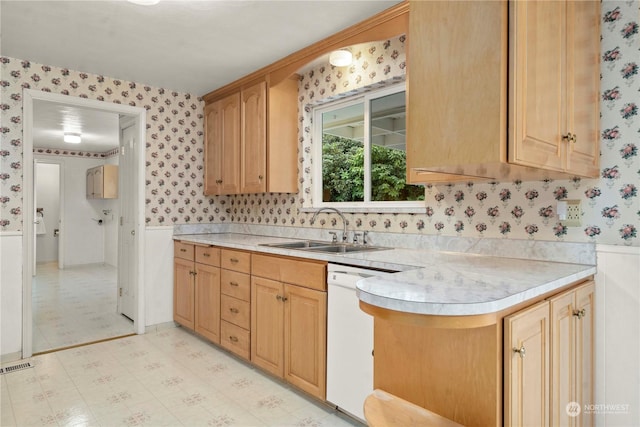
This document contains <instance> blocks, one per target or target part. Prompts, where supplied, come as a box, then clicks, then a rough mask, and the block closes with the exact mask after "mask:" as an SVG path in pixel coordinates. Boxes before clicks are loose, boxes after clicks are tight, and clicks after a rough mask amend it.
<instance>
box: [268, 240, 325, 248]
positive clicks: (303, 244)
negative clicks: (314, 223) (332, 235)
mask: <svg viewBox="0 0 640 427" xmlns="http://www.w3.org/2000/svg"><path fill="white" fill-rule="evenodd" d="M327 245H331V242H320V241H315V240H302V241H299V242H287V243H263V244H261V245H260V246H271V247H272V248H283V249H306V248H314V247H318V246H327Z"/></svg>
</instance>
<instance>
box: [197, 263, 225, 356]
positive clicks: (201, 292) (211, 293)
mask: <svg viewBox="0 0 640 427" xmlns="http://www.w3.org/2000/svg"><path fill="white" fill-rule="evenodd" d="M195 267H196V268H195V272H196V289H195V294H196V295H195V330H196V332H198V333H199V334H201V335H203V336H205V337H206V338H207V339H209V340H210V341H212V342H215V343H219V342H220V268H219V267H212V266H210V265H206V264H196V265H195Z"/></svg>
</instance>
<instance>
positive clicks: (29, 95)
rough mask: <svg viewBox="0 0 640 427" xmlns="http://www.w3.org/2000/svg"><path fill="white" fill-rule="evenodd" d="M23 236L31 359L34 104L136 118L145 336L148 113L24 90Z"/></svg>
mask: <svg viewBox="0 0 640 427" xmlns="http://www.w3.org/2000/svg"><path fill="white" fill-rule="evenodd" d="M22 99H23V116H22V120H23V142H22V145H23V159H22V160H23V161H22V164H23V167H24V174H23V183H22V188H23V189H25V191H24V192H23V202H22V203H23V209H22V212H23V234H22V260H23V262H22V357H23V358H25V357H31V355H32V354H33V341H32V340H33V320H32V314H33V311H32V306H31V305H32V302H31V282H32V277H33V271H32V270H33V257H34V256H35V253H34V247H33V233H34V227H33V226H34V224H33V221H34V217H33V214H34V206H33V102H34V101H35V100H42V101H49V102H57V103H61V104H67V105H72V106H75V107H80V108H89V109H93V110H101V111H107V112H111V113H117V114H127V115H131V116H135V117H136V119H135V120H136V121H137V122H138V131H139V135H138V138H139V141H140V144H138V153H137V154H138V162H139V168H138V177H137V180H136V182H135V185H136V188H137V195H138V197H137V200H136V202H137V204H136V205H137V221H136V224H135V236H136V238H137V239H138V242H137V247H138V251H137V254H136V255H137V257H136V258H137V259H136V260H135V262H136V264H137V265H138V280H137V282H138V283H137V294H136V298H137V301H136V318H135V319H133V320H134V323H133V325H134V329H135V331H136V333H138V334H143V333H144V331H145V322H144V318H145V316H144V308H145V307H144V225H145V219H144V218H145V187H144V186H145V146H146V144H145V141H146V128H147V126H146V116H147V111H146V110H145V109H144V108H141V107H132V106H130V105H123V104H115V103H111V102H104V101H97V100H94V99H85V98H79V97H75V96H69V95H60V94H56V93H50V92H42V91H38V90H34V89H24V90H23V95H22Z"/></svg>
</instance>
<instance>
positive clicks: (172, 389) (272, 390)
mask: <svg viewBox="0 0 640 427" xmlns="http://www.w3.org/2000/svg"><path fill="white" fill-rule="evenodd" d="M24 362H30V363H31V364H32V365H33V367H32V368H27V369H23V370H15V371H13V372H9V373H6V374H4V375H1V376H0V391H1V395H0V402H1V408H0V410H1V411H0V412H1V415H2V418H1V419H0V425H2V426H3V427H8V426H58V425H59V426H224V427H227V426H282V427H285V426H300V427H310V426H318V427H320V426H332V427H333V426H335V427H349V426H361V424H359V423H357V422H356V421H353V420H351V419H347V418H346V417H344V415H342V414H338V413H336V411H335V410H333V409H331V408H330V407H328V406H325V405H323V404H321V403H319V402H315V401H313V400H312V399H310V398H307V397H304V396H302V395H301V394H299V393H298V392H296V391H295V390H293V389H292V387H290V386H288V385H286V384H284V383H282V382H280V381H277V380H274V379H273V378H271V377H269V376H267V375H265V374H263V373H262V372H260V371H259V370H256V369H255V368H253V367H252V366H250V365H249V364H247V363H244V362H242V361H240V360H238V359H237V358H235V357H234V356H231V355H230V354H228V353H226V352H225V351H223V350H220V349H218V348H217V347H215V346H214V345H212V344H210V343H208V342H206V341H204V340H202V339H200V338H199V337H197V336H195V335H193V334H191V333H189V332H187V331H185V330H184V329H182V328H179V327H178V328H169V329H164V330H160V331H158V332H152V333H147V334H144V335H135V336H130V337H125V338H119V339H115V340H112V341H105V342H101V343H96V344H90V345H86V346H82V347H76V348H71V349H67V350H61V351H57V352H52V353H47V354H41V355H38V356H34V357H32V358H30V359H26V360H23V361H20V362H13V363H5V364H3V367H6V366H13V365H15V364H17V363H24Z"/></svg>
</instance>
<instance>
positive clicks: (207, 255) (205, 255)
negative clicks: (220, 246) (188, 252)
mask: <svg viewBox="0 0 640 427" xmlns="http://www.w3.org/2000/svg"><path fill="white" fill-rule="evenodd" d="M202 256H204V257H207V258H209V257H210V256H211V254H210V253H209V252H205V253H203V254H202Z"/></svg>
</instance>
